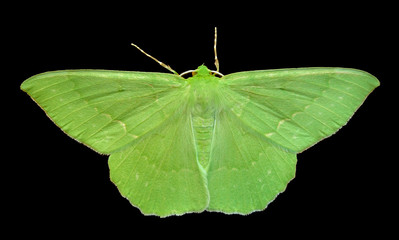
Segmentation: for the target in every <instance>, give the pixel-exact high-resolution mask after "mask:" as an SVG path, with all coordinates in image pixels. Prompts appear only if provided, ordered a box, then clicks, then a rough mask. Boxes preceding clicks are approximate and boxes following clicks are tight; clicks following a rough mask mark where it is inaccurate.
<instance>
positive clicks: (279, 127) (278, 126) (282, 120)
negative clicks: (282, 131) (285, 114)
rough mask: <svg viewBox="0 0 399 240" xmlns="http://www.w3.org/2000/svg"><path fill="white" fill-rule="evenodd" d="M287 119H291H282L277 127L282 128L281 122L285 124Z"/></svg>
mask: <svg viewBox="0 0 399 240" xmlns="http://www.w3.org/2000/svg"><path fill="white" fill-rule="evenodd" d="M287 120H289V119H283V120H281V121H280V122H278V124H277V129H279V128H280V126H281V124H283V123H284V122H285V121H287Z"/></svg>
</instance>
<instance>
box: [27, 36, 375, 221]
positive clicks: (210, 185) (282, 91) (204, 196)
mask: <svg viewBox="0 0 399 240" xmlns="http://www.w3.org/2000/svg"><path fill="white" fill-rule="evenodd" d="M216 35H217V33H216V29H215V40H214V41H215V43H214V51H215V65H216V71H211V70H209V69H208V68H207V67H206V66H204V65H202V66H199V67H198V68H197V69H196V70H190V71H186V72H184V73H182V74H180V75H179V74H178V73H177V72H176V71H174V70H173V69H172V68H171V67H170V66H168V65H166V64H164V63H162V62H160V61H158V60H157V59H155V58H154V57H152V56H151V55H149V54H147V53H146V52H144V51H143V50H141V49H140V48H138V47H137V46H136V45H134V44H133V45H134V46H136V47H137V48H138V49H139V50H140V51H142V52H143V53H144V54H146V55H147V56H148V57H150V58H152V59H154V60H155V61H157V62H158V63H159V64H161V65H162V66H163V67H165V68H166V69H168V70H169V71H171V72H172V73H150V72H134V71H111V70H62V71H52V72H46V73H42V74H38V75H35V76H33V77H31V78H29V79H27V80H25V81H24V82H23V83H22V85H21V89H22V90H23V91H25V92H26V93H28V94H29V95H30V97H31V98H32V99H33V100H34V101H35V102H36V103H37V104H38V105H39V106H40V107H41V108H42V109H43V110H44V111H45V113H46V114H47V116H48V117H49V118H50V119H51V120H52V121H53V122H54V123H55V124H56V125H57V126H58V127H60V128H61V129H62V130H63V131H64V132H65V133H66V134H67V135H68V136H70V137H72V138H73V139H75V140H77V141H78V142H80V143H83V144H84V145H86V146H88V147H90V148H92V149H93V150H95V151H96V152H99V153H101V154H107V155H109V161H108V163H109V169H110V178H111V180H112V182H113V183H114V184H115V185H116V186H117V188H118V189H119V191H120V193H121V195H122V196H124V197H126V198H127V199H128V200H129V201H130V203H131V204H132V205H133V206H135V207H137V208H139V209H140V211H141V212H142V213H143V214H145V215H157V216H161V217H165V216H170V215H182V214H185V213H190V212H202V211H205V210H207V211H218V212H223V213H228V214H229V213H236V214H249V213H252V212H254V211H261V210H263V209H265V208H266V206H267V205H268V204H269V203H270V202H271V201H272V200H274V199H275V198H276V196H277V195H278V194H279V193H281V192H283V191H284V190H285V188H286V187H287V184H288V183H289V181H290V180H292V179H293V178H294V176H295V169H296V162H297V158H296V156H297V154H298V153H301V152H302V151H304V150H306V149H307V148H309V147H311V146H313V145H314V144H316V143H317V142H319V141H321V140H322V139H324V138H326V137H329V136H331V135H332V134H334V133H335V132H336V131H338V130H339V129H340V128H341V127H342V126H344V125H345V124H346V123H347V121H348V120H349V119H350V117H351V116H352V115H353V114H354V112H355V111H356V110H357V109H358V108H359V107H360V105H361V104H362V103H363V102H364V100H365V99H366V97H367V96H368V94H370V93H371V91H373V89H375V88H376V87H377V86H379V81H378V80H377V79H376V78H375V77H374V76H372V75H371V74H369V73H366V72H364V71H361V70H356V69H349V68H336V67H316V68H293V69H278V70H260V71H247V72H237V73H232V74H228V75H223V74H221V73H220V72H219V61H218V58H217V54H216ZM188 74H191V75H192V76H190V77H187V78H185V77H183V76H187V75H188Z"/></svg>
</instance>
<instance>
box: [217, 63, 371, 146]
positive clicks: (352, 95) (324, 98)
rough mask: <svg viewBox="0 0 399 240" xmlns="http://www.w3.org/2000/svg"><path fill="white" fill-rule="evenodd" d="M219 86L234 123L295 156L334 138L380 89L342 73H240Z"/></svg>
mask: <svg viewBox="0 0 399 240" xmlns="http://www.w3.org/2000/svg"><path fill="white" fill-rule="evenodd" d="M221 83H222V84H223V85H224V86H225V87H224V88H222V89H223V90H224V91H223V96H224V99H225V102H226V105H227V106H228V108H230V110H231V112H232V113H233V114H234V115H235V116H236V117H237V118H239V119H240V120H241V121H242V122H243V123H244V124H246V125H247V126H249V127H250V128H251V129H253V130H255V131H257V132H258V133H260V134H261V135H263V136H265V137H266V138H267V139H269V140H270V141H271V142H273V143H274V144H277V145H280V146H282V147H284V148H286V149H287V150H290V151H293V152H301V151H303V150H305V149H307V148H308V147H310V146H312V145H314V144H315V143H317V142H318V141H320V140H322V139H324V138H326V137H328V136H330V135H332V134H333V133H335V132H336V131H337V130H338V129H340V128H341V127H342V126H343V125H345V124H346V123H347V121H348V120H349V118H350V117H351V116H352V115H353V114H354V112H355V111H356V110H357V109H358V108H359V106H360V105H361V104H362V103H363V101H364V100H365V98H366V97H367V96H368V94H369V93H370V92H371V91H372V90H373V89H374V88H376V87H377V86H378V85H379V82H378V80H377V79H376V78H375V77H374V76H372V75H370V74H368V73H366V72H363V71H360V70H356V69H345V68H298V69H279V70H265V71H252V72H240V73H234V74H230V75H227V76H225V77H223V78H222V79H221Z"/></svg>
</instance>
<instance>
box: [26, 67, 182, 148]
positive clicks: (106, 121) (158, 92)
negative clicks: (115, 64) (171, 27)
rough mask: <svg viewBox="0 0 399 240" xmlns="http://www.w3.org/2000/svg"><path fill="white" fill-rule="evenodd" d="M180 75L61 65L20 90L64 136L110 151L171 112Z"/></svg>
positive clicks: (176, 101) (177, 95)
mask: <svg viewBox="0 0 399 240" xmlns="http://www.w3.org/2000/svg"><path fill="white" fill-rule="evenodd" d="M182 80H183V79H182V78H180V77H178V76H176V75H172V74H164V73H141V72H122V71H108V70H66V71H55V72H47V73H43V74H39V75H36V76H33V77H31V78H29V79H27V80H26V81H25V82H23V83H22V85H21V89H22V90H24V91H25V92H27V93H28V94H29V95H30V96H31V97H32V98H33V100H34V101H36V103H38V104H39V105H40V106H41V108H43V110H44V111H45V112H46V113H47V115H48V116H49V117H50V118H51V119H52V120H53V121H54V122H55V124H57V126H59V127H60V128H61V129H62V130H63V131H64V132H65V133H67V134H68V135H69V136H71V137H72V138H74V139H76V140H78V141H79V142H82V143H84V144H86V145H87V146H89V147H91V148H93V149H94V150H96V151H97V152H100V153H103V154H109V153H111V152H113V151H115V150H117V149H120V148H122V147H123V146H126V145H128V144H129V143H131V142H132V141H134V140H135V139H137V138H139V137H141V136H143V135H145V134H146V133H148V132H149V131H151V130H153V129H154V128H156V127H157V126H159V125H160V124H162V123H163V122H164V121H165V119H167V118H168V117H170V116H171V114H172V113H174V112H175V111H176V109H177V108H178V107H179V105H180V103H181V101H182V98H181V97H180V95H181V92H182V91H183V86H184V84H185V83H184V81H182Z"/></svg>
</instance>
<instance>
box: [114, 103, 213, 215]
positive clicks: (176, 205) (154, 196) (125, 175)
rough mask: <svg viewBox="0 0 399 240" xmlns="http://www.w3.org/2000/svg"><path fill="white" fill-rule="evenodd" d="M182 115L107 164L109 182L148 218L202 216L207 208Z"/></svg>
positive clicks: (203, 185)
mask: <svg viewBox="0 0 399 240" xmlns="http://www.w3.org/2000/svg"><path fill="white" fill-rule="evenodd" d="M182 105H183V106H184V103H183V104H182ZM185 109H186V108H185V107H182V108H181V109H179V110H178V111H176V113H175V114H174V116H173V117H172V118H170V119H169V120H168V121H166V122H165V123H164V124H162V125H161V126H159V127H158V128H157V129H155V130H154V131H153V132H152V134H148V135H146V136H144V137H143V138H141V139H139V140H138V141H137V142H134V143H133V144H132V145H131V146H129V148H126V149H125V150H123V151H119V152H116V153H112V154H111V156H110V158H109V166H110V175H111V179H112V181H113V182H114V183H115V184H116V185H117V186H118V189H119V191H120V192H121V194H122V195H123V196H125V197H126V198H127V199H129V201H130V202H131V203H132V205H134V206H137V207H139V209H140V210H141V211H142V212H143V213H144V214H146V215H158V216H162V217H164V216H169V215H181V214H184V213H187V212H201V211H203V210H204V209H205V208H206V207H207V205H208V201H209V196H208V191H207V188H206V180H205V176H204V172H203V170H201V169H200V167H199V165H198V162H197V159H196V151H195V144H194V139H193V132H192V126H191V120H190V116H189V114H188V112H187V110H185Z"/></svg>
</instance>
